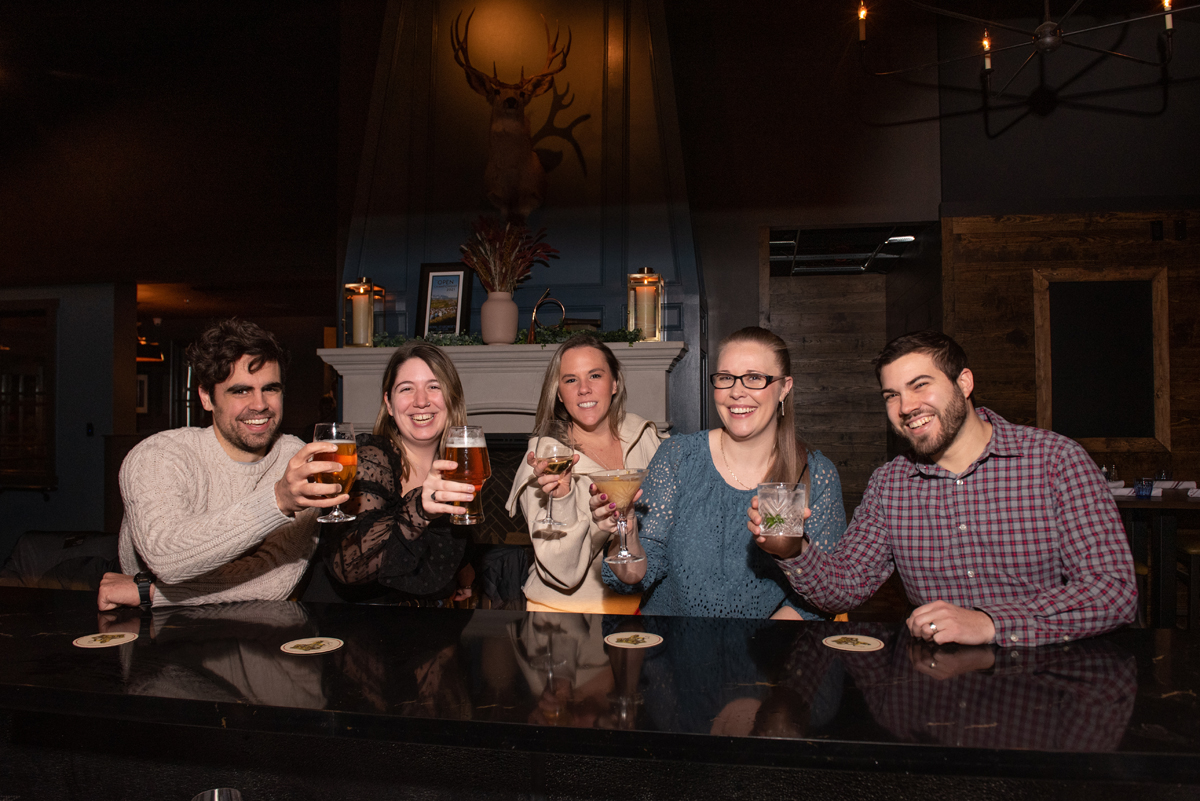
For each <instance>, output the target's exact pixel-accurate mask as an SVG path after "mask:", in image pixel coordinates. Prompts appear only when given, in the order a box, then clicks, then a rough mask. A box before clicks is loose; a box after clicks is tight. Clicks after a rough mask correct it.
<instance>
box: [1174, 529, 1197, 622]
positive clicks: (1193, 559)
mask: <svg viewBox="0 0 1200 801" xmlns="http://www.w3.org/2000/svg"><path fill="white" fill-rule="evenodd" d="M1176 551H1177V553H1178V556H1179V563H1180V565H1181V566H1184V567H1186V573H1185V572H1184V570H1180V571H1179V575H1180V577H1181V578H1182V579H1183V580H1184V581H1186V582H1187V588H1188V600H1187V627H1188V631H1193V630H1195V629H1197V628H1200V532H1198V531H1181V532H1179V534H1178V540H1177V545H1176Z"/></svg>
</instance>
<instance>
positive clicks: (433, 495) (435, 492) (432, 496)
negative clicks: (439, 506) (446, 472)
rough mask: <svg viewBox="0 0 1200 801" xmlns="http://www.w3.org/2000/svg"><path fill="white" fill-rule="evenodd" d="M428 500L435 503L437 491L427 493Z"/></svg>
mask: <svg viewBox="0 0 1200 801" xmlns="http://www.w3.org/2000/svg"><path fill="white" fill-rule="evenodd" d="M429 500H430V501H432V502H433V503H437V490H434V491H433V492H431V493H429Z"/></svg>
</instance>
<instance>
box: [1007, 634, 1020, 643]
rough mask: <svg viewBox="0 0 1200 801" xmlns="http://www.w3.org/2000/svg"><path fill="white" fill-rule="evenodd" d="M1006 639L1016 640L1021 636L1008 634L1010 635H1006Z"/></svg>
mask: <svg viewBox="0 0 1200 801" xmlns="http://www.w3.org/2000/svg"><path fill="white" fill-rule="evenodd" d="M1008 639H1010V640H1012V641H1013V642H1016V641H1017V640H1019V639H1021V638H1020V637H1018V636H1017V635H1015V634H1010V635H1008Z"/></svg>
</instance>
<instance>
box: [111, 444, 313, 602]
mask: <svg viewBox="0 0 1200 801" xmlns="http://www.w3.org/2000/svg"><path fill="white" fill-rule="evenodd" d="M150 443H151V440H147V442H146V443H143V444H142V445H141V446H139V447H137V448H135V449H134V450H133V451H132V452H130V454H129V456H128V457H127V458H126V459H125V462H124V463H123V464H122V465H121V472H120V485H121V498H122V500H123V501H124V502H125V519H124V522H123V524H122V528H124V529H126V530H127V531H128V533H129V536H130V539H131V541H132V544H133V546H134V548H135V549H136V551H137V553H138V555H140V556H141V558H142V561H144V562H145V564H146V565H147V566H148V567H149V568H150V570H152V571H153V572H154V574H155V575H156V576H158V578H159V579H160V580H162V581H163V582H165V583H168V584H179V583H181V582H185V581H188V580H190V579H194V578H197V577H199V576H204V575H206V574H209V573H212V572H213V571H216V570H217V569H218V568H220V567H221V566H222V565H226V564H228V563H229V562H231V561H233V560H234V559H237V558H238V557H239V556H241V555H242V554H245V553H246V552H247V551H249V550H250V549H252V548H254V547H256V546H258V545H260V544H262V543H263V541H264V540H265V539H266V538H267V537H268V535H270V534H271V532H273V531H275V530H276V529H279V528H281V527H283V526H287V525H288V524H289V523H292V522H294V519H293V518H291V517H288V516H287V515H285V514H283V512H281V511H279V507H278V505H277V504H276V502H275V483H274V481H273V480H272V479H271V477H270V474H263V475H262V476H261V477H260V486H258V487H256V488H255V489H254V491H253V492H250V493H248V494H246V495H245V496H243V497H242V498H240V499H238V500H236V501H233V502H231V503H228V504H220V505H218V506H217V507H216V508H211V509H210V508H207V507H206V505H205V504H198V503H197V502H196V501H197V498H196V497H195V496H196V495H197V493H199V492H202V491H203V488H202V485H201V483H200V482H199V481H198V477H197V475H196V470H197V469H202V466H201V465H199V464H198V461H197V460H196V459H194V458H189V457H188V455H187V454H186V453H185V449H184V448H182V447H181V446H179V445H178V444H177V443H174V442H171V441H169V440H168V441H166V442H154V444H153V446H150ZM293 450H294V449H293ZM290 456H291V454H290V453H288V452H286V451H283V452H281V453H280V454H279V458H280V459H284V460H285V461H286V459H287V458H290ZM197 508H202V509H204V511H199V512H197V511H195V510H196V509H197Z"/></svg>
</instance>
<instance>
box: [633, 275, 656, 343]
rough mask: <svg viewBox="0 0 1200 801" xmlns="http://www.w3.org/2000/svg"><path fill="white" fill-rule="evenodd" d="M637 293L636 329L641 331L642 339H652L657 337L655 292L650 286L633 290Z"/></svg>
mask: <svg viewBox="0 0 1200 801" xmlns="http://www.w3.org/2000/svg"><path fill="white" fill-rule="evenodd" d="M634 292H636V293H637V312H636V315H635V319H636V320H637V327H638V328H640V329H642V339H654V338H655V337H657V336H658V326H657V325H656V321H655V314H654V311H655V306H657V305H658V304H656V303H655V302H654V301H655V296H656V295H657V292H656V291H655V289H654V287H652V286H639V287H635V288H634Z"/></svg>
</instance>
